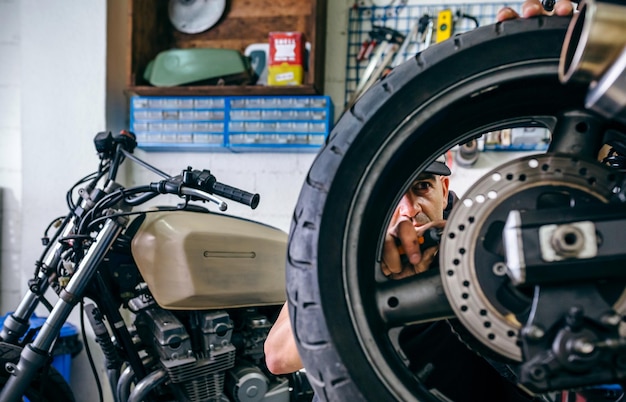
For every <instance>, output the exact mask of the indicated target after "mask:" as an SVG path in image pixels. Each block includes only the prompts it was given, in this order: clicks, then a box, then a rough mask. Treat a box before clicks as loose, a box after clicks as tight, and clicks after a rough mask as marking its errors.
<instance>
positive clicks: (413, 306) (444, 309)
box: [376, 269, 454, 327]
mask: <svg viewBox="0 0 626 402" xmlns="http://www.w3.org/2000/svg"><path fill="white" fill-rule="evenodd" d="M376 301H377V305H378V309H379V312H380V315H381V317H382V319H383V321H385V322H386V323H387V324H388V327H398V326H402V325H407V324H414V323H418V322H428V321H439V320H443V319H446V318H451V317H454V312H453V310H452V308H451V307H450V304H449V303H448V298H447V297H446V294H445V293H444V290H443V286H442V284H441V277H440V276H439V270H437V269H431V270H429V271H427V272H424V273H422V274H418V275H415V276H412V277H409V278H406V279H401V280H390V281H388V282H385V283H384V284H382V285H381V286H379V288H378V292H377V294H376Z"/></svg>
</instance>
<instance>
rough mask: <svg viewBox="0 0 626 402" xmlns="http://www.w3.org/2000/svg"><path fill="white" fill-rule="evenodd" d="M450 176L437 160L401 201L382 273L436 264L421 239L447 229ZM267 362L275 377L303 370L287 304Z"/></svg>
mask: <svg viewBox="0 0 626 402" xmlns="http://www.w3.org/2000/svg"><path fill="white" fill-rule="evenodd" d="M450 173H451V172H450V169H449V168H448V167H447V166H446V164H445V159H441V158H440V159H438V160H437V161H435V162H433V163H432V164H431V165H430V166H429V167H428V168H427V169H426V171H425V172H423V173H422V174H420V176H419V177H418V178H417V180H415V181H414V182H413V183H412V185H411V187H410V188H409V190H408V191H407V192H406V193H405V194H404V196H403V197H402V199H401V200H400V202H399V204H398V206H397V207H396V210H395V212H394V214H393V217H392V220H391V223H390V225H389V228H388V231H387V234H386V236H385V246H384V251H383V262H382V263H381V269H382V270H383V273H384V274H385V275H386V276H388V277H391V278H393V279H399V278H403V277H406V276H409V275H413V274H415V273H419V272H424V271H425V270H426V269H428V267H429V266H430V264H431V263H432V261H433V260H434V257H435V255H436V252H437V247H431V248H429V249H427V250H425V251H424V253H423V254H422V253H421V252H420V250H419V243H418V236H421V235H422V234H423V233H424V232H425V231H426V230H427V229H428V228H431V227H440V228H442V227H443V226H444V224H445V221H444V220H443V219H442V218H443V217H444V211H445V212H448V211H449V209H451V207H452V201H451V199H452V198H453V196H452V193H451V192H450V191H449V190H448V187H449V184H450V178H449V176H450ZM449 198H450V200H449ZM448 207H449V208H448ZM397 242H398V243H400V244H401V245H402V246H403V248H404V250H405V252H406V254H407V256H408V259H409V264H405V265H404V266H402V263H401V257H400V253H399V251H398V250H399V249H398V245H397ZM265 358H266V365H267V368H268V369H269V370H270V371H271V372H272V373H274V374H287V373H292V372H294V371H297V370H299V369H301V368H302V361H301V360H300V356H299V355H298V350H297V347H296V343H295V340H294V339H293V336H292V333H291V323H290V321H289V313H288V310H287V304H286V303H285V305H283V307H282V309H281V311H280V313H279V315H278V318H277V319H276V322H275V323H274V325H273V326H272V329H271V330H270V333H269V336H268V338H267V340H266V341H265Z"/></svg>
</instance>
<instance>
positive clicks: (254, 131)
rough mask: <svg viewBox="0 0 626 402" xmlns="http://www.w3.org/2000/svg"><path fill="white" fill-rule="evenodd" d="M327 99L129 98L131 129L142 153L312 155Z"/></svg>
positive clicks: (322, 132)
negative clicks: (292, 153) (310, 153)
mask: <svg viewBox="0 0 626 402" xmlns="http://www.w3.org/2000/svg"><path fill="white" fill-rule="evenodd" d="M332 111H333V107H332V102H331V99H330V97H328V96H197V97H194V96H180V97H175V96H172V97H154V96H133V97H132V98H131V105H130V127H131V130H132V131H133V132H134V133H135V134H136V135H137V142H138V146H139V148H142V149H144V150H147V151H232V152H249V151H265V152H276V151H288V152H302V151H311V152H317V150H318V149H319V147H320V146H321V145H322V144H323V143H324V141H325V140H326V137H327V136H328V134H329V133H330V130H331V128H332V123H333V116H332Z"/></svg>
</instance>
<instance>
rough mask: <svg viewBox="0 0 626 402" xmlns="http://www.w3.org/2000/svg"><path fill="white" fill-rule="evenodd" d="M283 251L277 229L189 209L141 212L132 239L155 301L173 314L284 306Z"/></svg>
mask: <svg viewBox="0 0 626 402" xmlns="http://www.w3.org/2000/svg"><path fill="white" fill-rule="evenodd" d="M286 251H287V234H286V233H285V232H283V231H281V230H279V229H276V228H274V227H271V226H267V225H264V224H261V223H258V222H253V221H250V220H246V219H241V218H237V217H233V216H229V215H223V214H217V213H205V212H190V211H162V212H153V213H148V214H146V217H145V221H144V222H143V223H142V224H141V226H140V228H139V230H138V232H137V234H136V235H135V237H134V238H133V241H132V253H133V257H134V259H135V262H136V264H137V266H138V268H139V271H140V272H141V275H142V276H143V278H144V280H145V281H146V283H147V284H148V287H149V288H150V291H151V292H152V295H153V296H154V298H155V300H156V302H157V303H158V304H159V305H160V306H161V307H164V308H167V309H174V310H192V309H193V310H195V309H212V308H232V307H245V306H253V305H255V306H259V305H273V304H281V303H283V302H284V301H285V298H286V295H285V256H286Z"/></svg>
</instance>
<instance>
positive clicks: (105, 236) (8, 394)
mask: <svg viewBox="0 0 626 402" xmlns="http://www.w3.org/2000/svg"><path fill="white" fill-rule="evenodd" d="M127 221H128V219H127V218H125V217H116V218H109V219H107V220H106V222H105V223H104V226H103V227H102V229H101V230H100V232H99V233H98V236H97V237H96V239H95V241H94V243H93V244H92V245H91V247H90V248H89V251H87V254H86V255H85V257H84V258H83V259H82V260H81V262H80V264H79V266H78V269H77V270H76V273H75V274H74V275H73V276H72V278H71V279H70V281H69V283H68V285H67V286H66V287H65V289H63V290H62V291H61V293H60V295H59V299H58V301H57V302H56V304H55V306H54V308H53V309H52V312H51V313H50V315H49V316H48V318H47V319H46V321H45V322H44V324H43V326H42V328H41V329H40V331H39V333H38V334H37V337H36V338H35V340H33V342H32V343H30V344H28V345H26V346H25V347H24V349H23V350H22V353H21V355H20V359H19V361H18V363H17V364H12V363H7V365H6V367H5V369H6V370H7V371H8V372H9V373H10V374H11V376H10V377H9V379H8V381H7V383H6V385H5V386H4V388H3V389H2V391H1V392H0V402H10V401H11V402H12V401H19V400H21V397H22V395H23V394H24V392H25V391H26V389H27V388H28V386H29V384H30V383H31V381H32V380H33V379H34V378H35V375H36V374H37V371H38V370H39V369H40V368H41V367H43V366H44V365H45V364H46V362H47V361H48V358H49V354H50V352H51V349H52V347H53V346H54V342H55V340H56V339H57V337H58V336H59V333H60V331H61V328H62V326H63V325H64V324H65V322H66V320H67V318H68V317H69V315H70V313H71V312H72V309H73V308H74V306H75V305H76V304H77V303H78V302H79V301H80V299H81V298H82V295H83V293H84V291H85V289H86V288H87V285H88V284H89V282H90V281H91V280H92V278H93V276H94V274H95V272H96V270H97V268H98V266H99V265H100V263H101V262H102V260H103V258H104V256H105V255H106V253H107V251H108V250H109V249H110V248H111V246H112V245H113V243H114V242H115V240H116V239H117V237H118V236H119V234H120V232H121V231H122V229H123V228H124V226H125V225H126V222H127ZM35 299H36V296H34V294H33V293H32V292H31V294H30V295H28V296H26V297H25V298H24V300H23V301H22V303H21V304H20V306H21V307H22V308H23V309H25V310H26V309H29V308H30V307H31V305H32V307H33V309H34V306H35V305H36V300H35ZM31 313H32V311H31ZM26 317H30V315H28V316H26Z"/></svg>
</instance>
